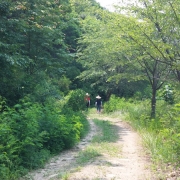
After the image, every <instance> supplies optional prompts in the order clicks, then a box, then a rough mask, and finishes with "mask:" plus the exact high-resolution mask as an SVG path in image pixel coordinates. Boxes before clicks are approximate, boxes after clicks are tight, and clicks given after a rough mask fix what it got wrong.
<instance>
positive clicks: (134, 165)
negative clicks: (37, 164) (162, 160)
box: [28, 115, 162, 180]
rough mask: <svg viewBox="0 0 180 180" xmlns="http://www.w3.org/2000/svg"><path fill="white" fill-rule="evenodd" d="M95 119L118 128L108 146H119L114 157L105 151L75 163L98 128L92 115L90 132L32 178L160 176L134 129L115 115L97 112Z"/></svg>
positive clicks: (147, 179)
mask: <svg viewBox="0 0 180 180" xmlns="http://www.w3.org/2000/svg"><path fill="white" fill-rule="evenodd" d="M96 118H99V119H100V120H104V121H106V120H107V121H111V122H112V124H113V125H114V126H116V127H117V128H118V135H119V139H118V140H117V141H116V142H113V144H112V143H111V144H110V146H113V147H116V148H119V149H118V153H117V154H116V155H115V156H112V155H110V153H108V151H105V152H104V153H102V154H101V156H99V157H97V158H95V159H93V160H92V161H90V162H88V163H86V164H85V165H83V166H82V165H79V164H78V163H77V157H78V153H79V152H81V151H83V150H85V149H86V148H87V147H88V146H89V145H91V141H92V139H93V137H94V136H95V135H98V133H100V130H99V129H98V128H97V127H96V125H95V124H94V122H93V120H92V117H90V118H89V119H88V121H89V123H90V127H91V129H90V132H89V134H88V135H87V136H86V137H85V138H84V139H82V141H81V142H80V143H79V144H77V145H76V146H75V147H74V148H73V149H70V150H67V151H64V152H62V153H60V154H59V155H58V156H56V157H54V158H53V159H51V161H50V162H49V163H48V164H47V165H46V166H45V167H44V168H43V169H40V170H36V171H33V172H31V173H30V174H29V175H28V179H31V180H60V179H61V180H157V179H159V180H160V179H162V178H160V177H159V176H157V174H155V172H154V171H152V164H151V162H150V158H149V157H148V155H147V153H146V151H145V149H144V148H143V146H142V143H141V138H140V136H139V135H138V133H137V132H135V131H133V130H132V128H131V127H130V126H129V125H128V124H126V123H125V122H123V121H121V120H120V119H117V118H109V117H105V116H103V115H99V116H97V117H96Z"/></svg>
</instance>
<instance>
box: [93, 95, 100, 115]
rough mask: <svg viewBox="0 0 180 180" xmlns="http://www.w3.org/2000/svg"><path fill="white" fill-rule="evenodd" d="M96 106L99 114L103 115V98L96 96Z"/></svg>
mask: <svg viewBox="0 0 180 180" xmlns="http://www.w3.org/2000/svg"><path fill="white" fill-rule="evenodd" d="M95 106H96V108H97V113H101V108H102V100H101V97H100V96H99V95H98V96H96V102H95Z"/></svg>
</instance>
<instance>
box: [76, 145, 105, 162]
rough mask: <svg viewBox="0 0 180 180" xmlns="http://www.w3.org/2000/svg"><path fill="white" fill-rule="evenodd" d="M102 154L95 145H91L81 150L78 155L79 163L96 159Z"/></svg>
mask: <svg viewBox="0 0 180 180" xmlns="http://www.w3.org/2000/svg"><path fill="white" fill-rule="evenodd" d="M100 155H101V154H100V153H99V152H98V151H97V150H96V149H95V148H93V147H91V146H89V147H87V148H86V149H85V150H84V151H81V152H80V153H79V155H78V157H77V163H78V164H85V163H87V162H89V161H93V160H95V158H96V157H98V156H100Z"/></svg>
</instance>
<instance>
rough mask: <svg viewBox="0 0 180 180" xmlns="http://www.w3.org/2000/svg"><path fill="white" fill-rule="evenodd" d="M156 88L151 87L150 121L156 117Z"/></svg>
mask: <svg viewBox="0 0 180 180" xmlns="http://www.w3.org/2000/svg"><path fill="white" fill-rule="evenodd" d="M156 91H157V90H156V87H155V86H153V87H152V99H151V119H153V118H155V117H156Z"/></svg>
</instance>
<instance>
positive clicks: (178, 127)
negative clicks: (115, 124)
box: [104, 95, 180, 167]
mask: <svg viewBox="0 0 180 180" xmlns="http://www.w3.org/2000/svg"><path fill="white" fill-rule="evenodd" d="M176 101H177V102H178V99H176ZM149 107H150V100H149V99H144V100H138V99H137V97H136V99H135V98H131V99H125V98H119V97H116V96H115V95H113V96H111V98H110V101H109V102H107V103H105V105H104V110H105V112H106V113H112V112H113V114H114V115H117V116H123V118H124V120H125V121H127V122H129V123H130V124H131V126H132V127H133V128H134V129H136V130H137V131H138V132H140V134H141V136H142V138H143V142H144V145H145V147H147V150H148V152H149V153H150V154H151V157H152V160H153V162H154V163H155V164H156V165H158V166H159V165H162V166H161V167H163V165H164V164H169V165H172V166H171V167H179V164H180V140H179V137H180V104H179V103H175V104H171V103H168V102H167V101H166V100H165V99H163V98H160V97H159V100H157V115H156V118H154V119H152V118H151V117H150V108H149Z"/></svg>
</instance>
